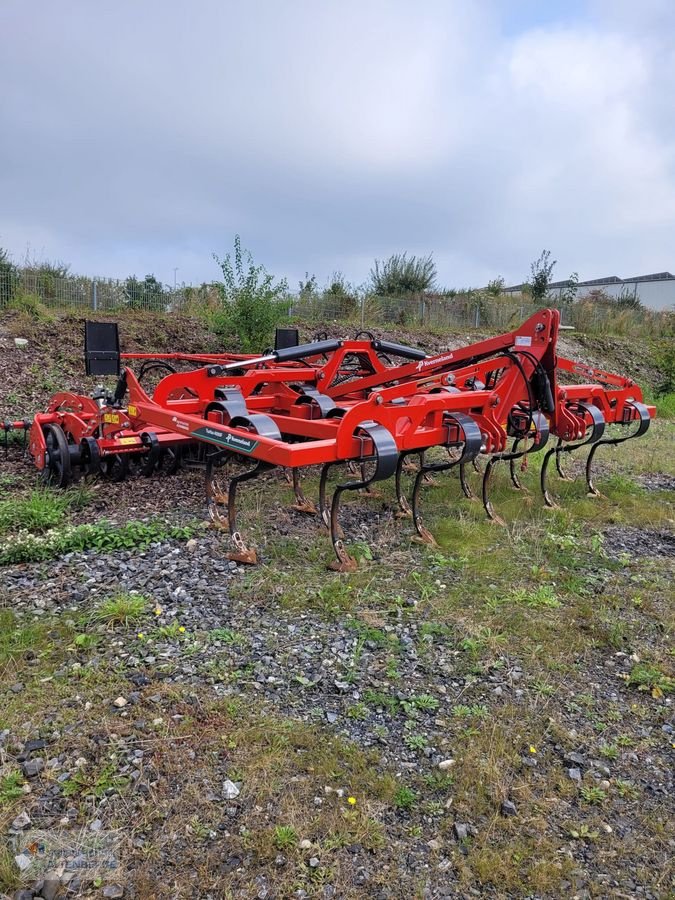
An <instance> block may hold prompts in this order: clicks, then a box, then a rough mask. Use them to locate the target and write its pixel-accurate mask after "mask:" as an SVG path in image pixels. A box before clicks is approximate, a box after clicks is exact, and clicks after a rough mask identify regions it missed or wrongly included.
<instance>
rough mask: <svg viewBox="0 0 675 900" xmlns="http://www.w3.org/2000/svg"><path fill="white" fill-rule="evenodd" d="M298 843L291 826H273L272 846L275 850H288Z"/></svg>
mask: <svg viewBox="0 0 675 900" xmlns="http://www.w3.org/2000/svg"><path fill="white" fill-rule="evenodd" d="M297 843H298V834H297V832H296V830H295V828H293V826H292V825H275V826H274V846H275V847H276V848H277V850H289V849H290V848H291V847H295V846H296V844H297Z"/></svg>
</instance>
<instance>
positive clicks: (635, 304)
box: [614, 286, 645, 311]
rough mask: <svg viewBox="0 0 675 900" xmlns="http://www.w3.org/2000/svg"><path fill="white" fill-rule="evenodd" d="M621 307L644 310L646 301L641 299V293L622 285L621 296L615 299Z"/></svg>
mask: <svg viewBox="0 0 675 900" xmlns="http://www.w3.org/2000/svg"><path fill="white" fill-rule="evenodd" d="M614 302H615V303H616V305H617V306H618V307H619V309H634V310H638V311H639V310H642V309H644V308H645V307H644V303H643V302H642V300H641V299H640V295H639V294H638V293H637V292H636V291H634V290H633V291H631V289H630V288H627V287H625V286H624V287H622V288H621V291H620V292H619V296H618V297H617V298H616V300H615V301H614Z"/></svg>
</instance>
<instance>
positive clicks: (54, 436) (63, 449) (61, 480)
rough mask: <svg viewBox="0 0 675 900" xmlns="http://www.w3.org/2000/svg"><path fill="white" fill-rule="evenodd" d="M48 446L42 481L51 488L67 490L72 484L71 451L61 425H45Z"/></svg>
mask: <svg viewBox="0 0 675 900" xmlns="http://www.w3.org/2000/svg"><path fill="white" fill-rule="evenodd" d="M42 433H43V435H44V438H45V444H46V445H47V452H46V454H45V467H44V469H43V470H42V480H43V481H44V483H45V484H48V485H50V486H51V487H59V488H66V487H68V485H69V484H70V482H71V478H72V471H71V465H70V449H69V447H68V441H67V440H66V436H65V434H64V433H63V429H62V428H61V426H60V425H43V427H42Z"/></svg>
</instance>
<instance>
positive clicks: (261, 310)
mask: <svg viewBox="0 0 675 900" xmlns="http://www.w3.org/2000/svg"><path fill="white" fill-rule="evenodd" d="M213 258H214V259H215V260H216V262H217V263H218V265H219V266H220V268H221V270H222V273H223V280H222V282H217V283H216V285H215V286H216V287H217V288H218V292H219V295H220V303H219V304H218V306H217V307H216V308H215V309H214V308H211V309H210V310H209V315H208V318H209V324H210V325H211V327H212V328H213V329H214V331H215V332H216V333H217V334H219V335H220V336H221V337H224V338H225V339H230V338H232V337H233V336H236V337H238V338H239V343H240V344H241V348H242V350H244V351H245V352H249V351H254V350H262V349H263V348H264V347H267V346H270V345H271V344H272V343H273V339H274V328H275V326H276V325H278V324H279V322H281V321H282V319H283V318H284V317H285V316H286V315H287V314H288V308H289V304H288V300H287V298H288V284H287V282H286V279H285V278H283V279H281V280H280V281H277V282H276V283H275V278H274V276H273V275H270V274H269V272H267V270H266V269H265V267H264V266H257V265H255V263H254V262H253V257H252V256H251V254H250V253H249V252H248V250H242V247H241V238H240V237H239V235H238V234H237V235H235V238H234V254H233V255H231V254H229V253H228V254H227V256H226V257H225V259H220V258H219V257H218V256H216V254H215V253H214V254H213ZM308 280H310V281H311V279H308ZM284 301H285V302H284Z"/></svg>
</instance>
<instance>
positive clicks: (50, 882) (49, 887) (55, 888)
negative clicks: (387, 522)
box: [40, 872, 61, 900]
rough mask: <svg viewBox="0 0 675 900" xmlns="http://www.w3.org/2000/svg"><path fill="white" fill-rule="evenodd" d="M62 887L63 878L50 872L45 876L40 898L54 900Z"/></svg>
mask: <svg viewBox="0 0 675 900" xmlns="http://www.w3.org/2000/svg"><path fill="white" fill-rule="evenodd" d="M60 887H61V878H60V877H59V876H58V875H56V874H55V873H54V872H48V873H47V874H46V875H45V878H44V883H43V885H42V890H41V891H40V896H41V897H43V898H44V900H54V898H55V897H56V895H57V894H58V892H59V888H60Z"/></svg>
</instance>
